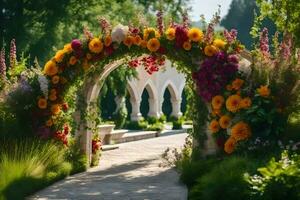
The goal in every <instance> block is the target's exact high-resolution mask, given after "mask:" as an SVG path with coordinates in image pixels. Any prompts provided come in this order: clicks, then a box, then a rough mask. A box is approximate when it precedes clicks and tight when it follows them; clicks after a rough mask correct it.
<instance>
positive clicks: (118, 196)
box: [31, 133, 187, 200]
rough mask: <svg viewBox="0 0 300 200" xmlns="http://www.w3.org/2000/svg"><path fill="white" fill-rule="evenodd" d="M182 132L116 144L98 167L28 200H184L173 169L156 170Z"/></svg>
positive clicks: (181, 139) (179, 143) (178, 142)
mask: <svg viewBox="0 0 300 200" xmlns="http://www.w3.org/2000/svg"><path fill="white" fill-rule="evenodd" d="M186 136H187V134H185V133H181V134H173V135H167V136H161V137H158V138H152V139H147V140H141V141H136V142H129V143H124V144H119V147H120V148H119V149H115V150H111V151H106V152H103V155H102V157H101V161H100V162H101V163H100V166H99V167H95V168H92V169H89V170H88V172H84V173H80V174H77V175H74V176H70V177H68V178H67V179H65V180H62V181H60V182H58V183H56V184H54V185H52V186H50V187H48V188H46V189H44V190H42V191H40V192H38V193H37V194H36V195H34V196H33V197H32V198H31V199H40V200H42V199H80V200H89V199H101V200H146V199H149V200H150V199H151V200H185V199H187V189H186V187H185V186H184V185H182V184H181V183H180V182H179V176H178V174H177V172H176V171H175V170H174V169H170V168H168V167H165V168H163V167H159V164H160V163H162V159H161V154H162V153H163V152H164V151H165V149H166V148H167V147H171V148H172V147H176V148H180V147H182V145H183V144H184V139H185V137H186Z"/></svg>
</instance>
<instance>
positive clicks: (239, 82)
mask: <svg viewBox="0 0 300 200" xmlns="http://www.w3.org/2000/svg"><path fill="white" fill-rule="evenodd" d="M244 82H245V81H244V80H242V79H240V78H237V79H235V80H234V81H232V89H234V90H239V89H241V87H242V86H243V84H244Z"/></svg>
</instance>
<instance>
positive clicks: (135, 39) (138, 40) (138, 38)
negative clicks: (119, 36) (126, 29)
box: [133, 35, 142, 46]
mask: <svg viewBox="0 0 300 200" xmlns="http://www.w3.org/2000/svg"><path fill="white" fill-rule="evenodd" d="M141 41H142V38H141V37H140V36H139V35H137V36H135V37H134V38H133V44H135V45H137V46H139V45H140V44H141Z"/></svg>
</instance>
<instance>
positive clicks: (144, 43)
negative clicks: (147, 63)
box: [140, 40, 148, 48]
mask: <svg viewBox="0 0 300 200" xmlns="http://www.w3.org/2000/svg"><path fill="white" fill-rule="evenodd" d="M147 44H148V42H147V41H146V40H142V41H141V44H140V46H141V47H143V48H147Z"/></svg>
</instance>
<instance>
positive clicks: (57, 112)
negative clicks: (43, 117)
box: [51, 104, 61, 115]
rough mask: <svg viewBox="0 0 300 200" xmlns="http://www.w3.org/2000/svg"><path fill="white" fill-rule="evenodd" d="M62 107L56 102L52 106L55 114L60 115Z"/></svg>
mask: <svg viewBox="0 0 300 200" xmlns="http://www.w3.org/2000/svg"><path fill="white" fill-rule="evenodd" d="M60 111H61V109H60V105H59V104H54V105H52V106H51V112H52V114H54V115H58V114H59V113H60Z"/></svg>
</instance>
